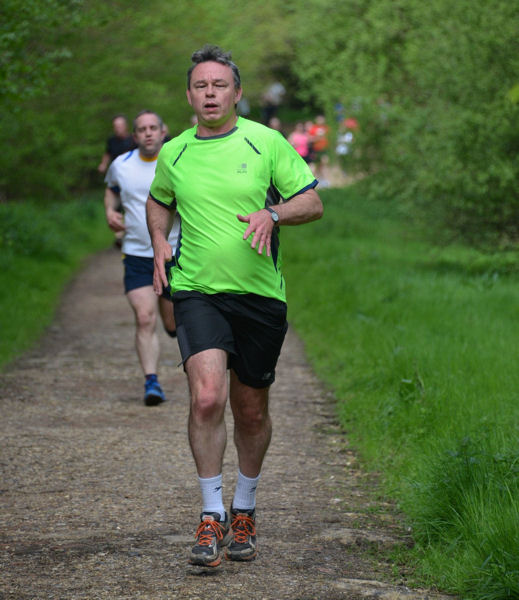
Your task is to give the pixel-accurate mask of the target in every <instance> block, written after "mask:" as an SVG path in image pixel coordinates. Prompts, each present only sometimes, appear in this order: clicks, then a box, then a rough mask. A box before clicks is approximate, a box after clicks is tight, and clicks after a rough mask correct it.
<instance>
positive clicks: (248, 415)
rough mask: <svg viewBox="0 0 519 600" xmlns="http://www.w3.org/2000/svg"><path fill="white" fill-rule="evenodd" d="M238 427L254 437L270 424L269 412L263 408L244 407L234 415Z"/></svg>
mask: <svg viewBox="0 0 519 600" xmlns="http://www.w3.org/2000/svg"><path fill="white" fill-rule="evenodd" d="M234 420H235V423H236V427H237V428H238V429H239V430H240V431H241V432H243V433H246V434H248V435H254V434H256V433H258V432H260V431H263V430H264V429H265V427H268V426H269V424H270V416H269V414H268V411H267V410H266V409H265V410H264V409H263V408H262V407H256V406H254V407H252V406H250V407H243V408H242V409H241V410H238V411H237V412H236V413H235V415H234Z"/></svg>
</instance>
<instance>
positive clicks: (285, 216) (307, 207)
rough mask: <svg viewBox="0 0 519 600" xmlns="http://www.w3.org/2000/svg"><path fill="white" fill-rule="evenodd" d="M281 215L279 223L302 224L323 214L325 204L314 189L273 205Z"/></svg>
mask: <svg viewBox="0 0 519 600" xmlns="http://www.w3.org/2000/svg"><path fill="white" fill-rule="evenodd" d="M272 208H273V209H274V210H275V211H276V212H277V213H278V215H279V225H302V224H303V223H309V222H310V221H316V220H317V219H320V218H321V217H322V215H323V205H322V202H321V199H320V198H319V195H318V194H317V192H316V191H315V190H314V189H311V190H307V191H306V192H303V193H302V194H298V195H297V196H294V197H293V198H291V199H290V200H288V202H283V203H281V204H276V206H273V207H272Z"/></svg>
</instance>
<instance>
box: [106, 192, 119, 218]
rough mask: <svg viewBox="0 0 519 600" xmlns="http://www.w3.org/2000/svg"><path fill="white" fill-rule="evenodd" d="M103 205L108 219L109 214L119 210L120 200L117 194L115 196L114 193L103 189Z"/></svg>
mask: <svg viewBox="0 0 519 600" xmlns="http://www.w3.org/2000/svg"><path fill="white" fill-rule="evenodd" d="M104 203H105V213H106V215H107V218H108V215H109V213H111V212H112V211H117V209H118V208H120V206H121V198H120V196H119V195H118V194H116V193H115V192H114V191H112V190H111V189H110V188H108V187H107V188H106V189H105V197H104Z"/></svg>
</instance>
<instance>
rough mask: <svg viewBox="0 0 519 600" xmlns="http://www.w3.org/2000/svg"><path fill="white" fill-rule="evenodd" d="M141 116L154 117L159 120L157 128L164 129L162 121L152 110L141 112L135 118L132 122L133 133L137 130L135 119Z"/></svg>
mask: <svg viewBox="0 0 519 600" xmlns="http://www.w3.org/2000/svg"><path fill="white" fill-rule="evenodd" d="M142 115H155V116H156V117H157V119H158V120H159V127H160V128H161V129H162V128H163V127H164V121H163V120H162V117H161V116H160V115H158V114H157V113H156V112H155V111H153V110H146V109H145V110H141V112H140V113H139V114H138V115H137V116H136V117H135V119H134V120H133V131H135V130H136V128H137V119H138V118H139V117H142Z"/></svg>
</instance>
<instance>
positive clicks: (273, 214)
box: [267, 206, 279, 223]
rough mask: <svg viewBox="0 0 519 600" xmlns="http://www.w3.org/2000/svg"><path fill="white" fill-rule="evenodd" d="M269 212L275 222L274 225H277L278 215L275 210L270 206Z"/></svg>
mask: <svg viewBox="0 0 519 600" xmlns="http://www.w3.org/2000/svg"><path fill="white" fill-rule="evenodd" d="M267 210H268V211H269V213H270V216H271V217H272V220H273V221H274V223H277V222H278V221H279V215H278V213H277V212H276V211H275V210H273V209H272V208H270V206H269V207H267Z"/></svg>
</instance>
